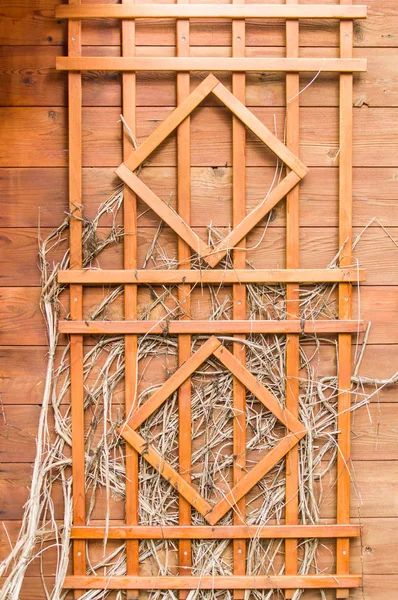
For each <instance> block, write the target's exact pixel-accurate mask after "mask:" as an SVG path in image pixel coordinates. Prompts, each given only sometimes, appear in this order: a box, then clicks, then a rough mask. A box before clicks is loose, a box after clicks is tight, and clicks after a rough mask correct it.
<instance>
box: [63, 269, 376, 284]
mask: <svg viewBox="0 0 398 600" xmlns="http://www.w3.org/2000/svg"><path fill="white" fill-rule="evenodd" d="M365 275H366V273H365V270H364V269H358V270H356V269H355V268H354V267H353V268H352V269H349V268H344V269H258V270H254V269H234V270H226V269H224V270H223V269H221V270H197V271H194V270H192V269H191V270H184V269H181V270H179V271H175V270H171V269H168V270H158V271H155V270H149V269H147V270H137V271H128V270H123V269H119V270H114V271H109V270H97V269H85V270H81V271H79V270H69V271H59V272H58V281H59V283H81V284H83V285H107V284H120V283H124V284H125V283H137V284H139V283H142V284H144V283H145V284H147V283H161V284H167V285H168V284H172V283H198V284H200V283H203V284H206V283H214V284H220V283H225V284H227V283H287V282H293V283H318V282H339V281H350V282H353V283H356V282H359V281H365V279H366V277H365Z"/></svg>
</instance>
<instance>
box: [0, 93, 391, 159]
mask: <svg viewBox="0 0 398 600" xmlns="http://www.w3.org/2000/svg"><path fill="white" fill-rule="evenodd" d="M171 110H172V109H171V108H165V107H138V108H137V139H138V141H139V142H142V141H143V140H144V139H145V138H146V137H147V136H148V135H149V134H150V133H152V131H154V130H155V129H156V127H157V125H158V123H159V122H161V121H163V120H164V119H165V118H166V117H167V115H168V114H170V112H171ZM252 110H253V113H254V114H255V115H256V116H257V117H258V118H259V119H260V120H261V121H262V122H263V123H264V124H265V125H266V126H267V127H268V128H269V129H271V130H274V123H276V126H277V134H278V137H279V138H280V139H282V138H283V127H284V110H283V108H278V107H275V108H271V107H256V108H253V109H252ZM0 119H1V121H2V123H3V127H2V130H3V131H2V135H3V136H4V139H7V141H8V144H7V145H5V144H3V145H2V146H1V148H0V167H10V166H12V167H32V166H37V167H62V166H66V165H67V160H68V155H67V136H66V109H65V108H63V107H51V106H50V107H33V108H26V107H3V108H0ZM229 123H230V113H229V111H228V109H227V108H223V107H203V108H202V107H199V108H198V109H196V111H195V112H194V113H193V115H192V136H191V140H192V141H191V143H192V152H191V159H192V166H195V167H198V166H201V167H202V166H212V167H219V166H226V165H231V157H232V154H231V129H230V126H229ZM39 131H40V135H39V133H38V132H39ZM301 131H302V133H301V138H300V156H301V159H302V161H303V162H304V164H305V165H307V166H308V167H325V166H328V167H333V166H336V164H337V163H338V149H339V144H338V109H337V107H311V108H310V107H303V109H302V110H301ZM376 131H377V135H375V132H376ZM32 148H33V149H34V152H32V151H31V149H32ZM397 156H398V123H397V119H396V118H395V109H394V108H391V107H387V108H369V107H367V106H365V105H363V106H362V107H361V109H358V110H355V111H354V166H360V167H380V166H382V167H394V166H397ZM175 158H176V143H175V136H171V137H170V138H168V139H167V140H166V141H165V142H164V143H163V144H162V145H161V146H160V148H159V149H158V150H156V151H155V152H154V153H153V154H152V155H151V156H150V157H149V158H148V161H147V162H148V164H150V165H152V166H153V165H156V166H171V165H173V164H175ZM121 161H122V154H121V123H120V109H119V108H117V107H101V108H100V107H85V108H83V166H86V167H106V166H109V167H117V166H118V165H119V164H120V163H121ZM274 164H275V159H274V157H273V155H272V154H271V152H269V151H267V150H265V149H264V145H263V144H262V142H260V141H259V140H257V139H256V138H254V136H253V134H250V133H249V134H248V138H247V165H248V166H270V165H274Z"/></svg>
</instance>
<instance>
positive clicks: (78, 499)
mask: <svg viewBox="0 0 398 600" xmlns="http://www.w3.org/2000/svg"><path fill="white" fill-rule="evenodd" d="M70 4H80V0H70ZM81 46H82V41H81V23H80V21H70V22H69V23H68V55H69V56H80V55H81ZM68 99H69V101H68V123H69V209H70V212H71V214H72V217H71V222H70V233H69V245H70V268H71V269H81V268H82V221H81V217H82V78H81V74H80V73H69V74H68ZM70 315H71V319H74V320H81V319H82V318H83V287H82V286H81V285H76V284H74V285H71V286H70ZM70 378H71V405H72V408H71V411H72V481H73V483H72V486H73V488H72V489H73V523H74V525H85V524H86V506H85V503H86V494H85V476H84V472H85V460H84V388H83V336H82V335H71V336H70ZM73 573H74V575H85V574H86V542H85V541H84V540H78V541H75V542H73ZM83 593H84V590H82V591H80V590H75V591H74V597H75V598H79V597H80V596H81V595H82V594H83Z"/></svg>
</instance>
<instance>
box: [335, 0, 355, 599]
mask: <svg viewBox="0 0 398 600" xmlns="http://www.w3.org/2000/svg"><path fill="white" fill-rule="evenodd" d="M340 4H341V5H344V6H349V5H351V0H340ZM353 35H354V26H353V23H352V21H347V22H344V23H341V24H340V56H341V57H343V58H346V57H347V58H350V57H351V56H352V53H353ZM339 105H340V108H339V111H340V115H339V143H340V148H339V150H340V154H339V247H340V249H343V250H342V253H341V255H340V265H341V266H342V265H344V264H347V263H350V264H351V263H352V257H351V246H352V163H353V114H352V106H353V77H352V75H349V74H342V75H340V98H339ZM338 303H339V305H338V306H339V318H340V319H351V317H352V286H351V285H350V284H349V283H341V284H340V285H339V294H338ZM351 342H352V339H351V335H350V334H349V333H345V334H340V335H339V337H338V354H337V360H338V364H337V369H338V389H339V392H340V393H339V396H338V404H337V410H338V419H337V428H338V430H339V434H338V449H339V450H338V453H337V522H338V523H344V524H345V523H349V522H350V484H351V477H350V460H351V457H350V452H351V413H350V410H349V407H350V404H351V361H352V354H351ZM336 570H337V572H338V573H341V574H346V573H349V572H350V540H349V539H348V538H342V539H338V540H337V543H336ZM348 597H349V591H348V589H342V590H340V591H337V592H336V598H348Z"/></svg>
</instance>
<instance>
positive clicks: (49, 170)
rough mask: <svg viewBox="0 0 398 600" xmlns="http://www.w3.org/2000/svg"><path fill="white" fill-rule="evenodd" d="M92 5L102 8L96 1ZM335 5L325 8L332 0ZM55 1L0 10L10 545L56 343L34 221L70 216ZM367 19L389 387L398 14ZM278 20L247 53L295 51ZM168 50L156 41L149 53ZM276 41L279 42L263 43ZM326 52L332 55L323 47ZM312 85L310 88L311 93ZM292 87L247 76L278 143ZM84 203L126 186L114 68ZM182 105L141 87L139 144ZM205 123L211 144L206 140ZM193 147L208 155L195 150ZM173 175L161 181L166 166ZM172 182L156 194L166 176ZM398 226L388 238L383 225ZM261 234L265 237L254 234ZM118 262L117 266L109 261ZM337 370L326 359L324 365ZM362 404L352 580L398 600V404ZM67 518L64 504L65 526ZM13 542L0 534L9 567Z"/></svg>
mask: <svg viewBox="0 0 398 600" xmlns="http://www.w3.org/2000/svg"><path fill="white" fill-rule="evenodd" d="M91 1H92V0H91ZM324 1H325V3H327V0H324ZM55 4H56V0H0V7H1V10H0V13H1V16H2V22H1V24H0V39H1V40H2V44H3V46H1V47H0V131H1V144H0V181H1V196H0V200H1V210H0V243H1V280H0V286H1V287H0V298H1V306H0V330H1V331H0V344H1V345H0V376H1V387H0V392H1V404H2V409H4V413H3V416H1V415H0V428H1V443H0V460H1V466H0V497H1V501H0V515H1V519H2V520H3V521H4V524H5V526H6V528H7V531H8V534H9V535H10V538H11V540H14V539H15V537H16V535H17V531H18V527H19V523H20V520H21V517H22V511H23V504H24V502H25V500H26V498H27V494H28V491H27V488H28V486H29V481H30V476H31V466H32V462H33V460H34V456H35V437H34V436H35V430H36V424H37V422H38V417H39V411H40V402H41V394H42V390H43V381H44V374H45V366H46V336H45V330H44V326H43V321H42V318H41V314H40V311H39V306H38V299H39V273H38V270H37V266H36V265H37V257H36V254H37V238H38V223H39V222H40V228H41V230H42V232H43V233H44V232H46V231H47V230H50V229H51V228H52V227H54V226H57V225H58V224H59V223H60V220H61V219H62V218H63V215H64V211H65V210H66V209H67V164H68V149H67V127H66V118H67V116H66V104H67V98H66V77H65V75H64V74H62V73H56V72H55V70H54V61H55V56H57V55H60V54H63V53H64V52H65V33H66V26H65V24H64V23H62V22H59V21H57V20H55V18H54V5H55ZM368 6H369V18H368V19H367V21H366V22H361V23H360V24H358V25H357V26H356V27H355V42H356V50H355V56H358V57H367V58H368V65H369V69H368V72H367V73H365V74H362V75H361V76H357V77H356V83H355V110H354V127H355V132H354V145H355V152H354V165H355V170H354V226H355V232H359V231H361V228H362V227H364V226H365V225H366V224H367V223H368V222H369V221H370V219H371V218H372V217H376V218H377V219H378V223H376V222H374V223H373V224H372V226H371V227H369V229H368V230H367V232H366V233H365V234H364V235H363V237H362V240H361V242H360V244H359V246H358V249H357V256H358V258H359V259H360V261H361V264H362V266H364V267H365V268H367V270H368V280H367V283H366V285H364V286H363V287H362V289H361V310H362V316H363V318H365V319H366V320H370V321H372V324H373V325H372V332H371V335H370V340H369V341H370V344H369V347H368V350H367V352H366V356H365V359H364V363H363V367H362V370H361V371H362V374H364V375H369V376H377V377H388V376H390V375H391V374H392V373H393V372H394V371H395V370H397V365H398V360H397V359H398V260H397V258H398V248H397V242H395V243H394V241H393V240H394V239H395V240H398V59H397V47H398V6H397V3H396V0H369V1H368ZM83 35H84V37H83V43H84V44H85V48H84V52H85V54H90V55H98V54H106V55H118V54H119V41H120V32H119V27H118V24H117V23H114V22H102V23H98V22H97V23H95V26H94V25H85V26H84V30H83ZM337 41H338V36H337V28H336V27H335V25H334V24H332V23H330V22H329V23H327V24H326V25H325V24H322V26H320V25H319V24H318V25H316V24H314V23H312V24H311V23H310V24H306V25H303V26H302V28H301V44H302V50H301V52H302V56H308V55H311V54H312V55H313V54H314V53H316V54H317V55H321V56H323V55H326V56H335V55H336V53H337V48H336V45H337ZM137 43H138V46H139V48H138V51H139V53H140V54H141V55H145V54H161V53H163V54H167V55H173V54H174V44H175V39H174V26H173V24H172V23H169V22H163V23H162V24H161V25H160V26H159V25H158V26H153V25H151V26H150V25H149V24H147V23H142V24H140V25H139V27H138V35H137ZM230 43H231V28H230V25H229V24H228V23H221V24H219V25H218V26H216V25H215V24H214V23H206V24H204V23H203V22H202V23H201V24H195V25H193V26H192V44H193V46H194V48H193V52H194V53H196V54H198V55H199V54H200V53H201V52H205V48H206V47H207V46H210V45H216V46H217V48H216V51H217V52H218V53H219V54H220V55H225V54H227V52H228V49H227V48H226V47H227V46H229V45H230ZM283 44H284V35H283V27H282V26H279V25H278V26H277V27H275V26H273V27H270V26H268V25H263V26H259V25H258V24H255V23H252V24H249V25H248V46H249V50H248V52H249V53H250V55H253V56H255V55H260V54H261V53H264V52H267V53H268V54H269V55H271V56H278V55H283V51H284V49H283ZM153 45H156V46H157V48H156V47H152V46H153ZM264 46H267V48H264ZM316 46H322V48H319V47H316ZM307 81H308V79H305V78H303V81H302V85H303V86H304V85H305V83H306V82H307ZM283 95H284V85H283V80H282V79H281V80H279V79H278V78H277V77H270V76H264V77H263V76H259V75H251V76H249V77H248V91H247V103H248V104H249V105H250V106H251V107H252V109H253V111H254V112H255V113H256V114H257V115H259V116H260V117H261V118H262V119H264V121H265V122H266V123H267V124H268V125H270V126H272V124H273V121H274V115H276V119H277V127H278V130H279V134H280V135H282V130H283ZM83 102H84V108H83V115H84V120H83V127H84V133H83V142H84V148H83V162H84V194H85V196H84V202H85V206H86V210H87V214H89V215H90V213H91V214H92V213H93V210H94V206H96V205H98V203H99V201H101V200H102V199H104V198H105V197H106V195H107V193H108V192H109V191H110V190H111V189H112V188H113V186H114V185H115V183H116V179H115V177H114V175H113V167H115V166H116V165H118V163H119V162H120V161H121V144H120V139H121V129H120V124H118V120H119V114H120V81H119V78H118V77H117V76H116V75H114V74H113V73H108V74H106V75H100V74H98V73H91V74H85V75H84V93H83ZM337 102H338V88H337V83H336V79H335V78H334V77H332V76H320V77H319V81H318V82H317V83H316V85H313V86H312V87H310V88H309V89H308V90H307V91H306V92H305V93H303V94H302V97H301V104H302V107H303V108H302V111H301V158H302V160H303V161H304V162H305V163H306V164H307V165H308V166H310V167H311V173H310V174H309V175H308V177H307V178H306V181H305V183H304V184H303V187H302V199H301V204H302V230H301V231H302V256H301V259H302V266H304V267H305V266H322V267H323V266H326V264H327V263H328V262H329V260H330V259H331V258H332V257H333V256H334V254H335V252H336V248H337V231H336V224H337V164H338V156H337V154H338V139H337V132H338V129H337V118H338V113H337ZM174 105H175V86H174V79H173V77H172V76H168V75H162V76H161V77H160V78H158V79H156V78H155V77H151V76H150V75H149V74H147V75H140V76H139V78H138V106H139V108H138V135H139V137H140V138H142V137H144V136H146V135H147V134H148V132H149V131H151V130H152V129H153V128H154V127H155V126H156V123H157V121H158V120H159V119H163V118H164V116H165V115H166V114H167V113H168V112H169V110H170V107H172V106H174ZM226 123H227V121H226V120H225V114H224V112H223V110H222V109H220V108H217V107H214V106H211V104H208V105H207V106H206V107H205V108H202V109H200V110H199V115H198V116H197V117H194V119H193V134H192V137H193V140H192V144H193V148H194V151H193V155H192V160H193V165H194V167H195V168H194V172H193V173H194V181H193V204H194V206H196V208H195V209H194V213H193V222H194V225H195V226H196V227H201V226H202V227H203V226H205V225H206V224H207V221H208V212H209V210H208V209H209V207H210V206H211V208H212V210H213V211H216V212H215V217H214V219H213V220H214V222H215V223H216V224H218V225H223V224H224V225H225V224H227V223H228V220H229V212H228V209H227V208H225V207H226V206H227V199H228V196H229V194H230V188H231V171H230V168H229V167H228V165H230V152H231V150H230V144H229V134H228V127H226ZM203 128H205V129H206V134H207V136H208V139H212V140H213V143H212V144H209V145H208V146H206V145H203V144H196V145H195V140H196V141H198V140H199V139H200V138H201V137H202V135H203ZM195 148H196V149H195ZM174 155H175V146H174V142H173V141H171V142H169V143H167V144H166V145H165V146H164V148H163V150H162V151H161V152H159V153H158V154H157V155H156V159H155V161H154V163H153V165H154V166H153V169H149V170H148V171H147V174H146V177H147V178H148V180H150V181H151V185H152V186H153V187H154V189H155V190H156V191H157V192H158V193H159V194H160V195H163V197H168V195H169V191H170V190H172V189H173V186H175V170H174V168H173V159H174ZM248 164H249V168H248V184H249V190H248V200H249V202H250V203H252V204H254V203H256V202H258V200H259V199H260V197H261V193H262V191H263V189H264V185H265V183H264V182H266V180H267V178H268V177H269V172H270V169H268V170H267V169H266V168H265V169H264V168H263V165H264V163H263V162H262V159H261V158H260V156H259V153H258V148H257V146H256V144H255V142H254V141H253V140H251V141H250V143H249V154H248ZM160 170H161V171H160ZM160 172H161V174H162V178H163V179H162V181H166V185H164V184H163V185H162V187H161V186H160V184H159V178H158V177H157V176H158V175H159V173H160ZM379 224H380V225H382V226H383V227H385V228H387V229H388V232H389V234H390V236H391V238H393V239H391V238H389V237H388V235H386V233H385V232H384V231H383V230H382V229H381V227H380V225H379ZM155 225H156V221H154V220H153V219H152V217H151V215H148V217H146V218H145V219H144V220H143V221H142V225H141V226H142V227H143V233H142V236H141V237H140V246H141V247H142V248H143V247H144V246H145V239H147V238H148V235H149V234H150V233H151V230H152V231H153V227H154V226H155ZM283 228H284V216H283V207H282V206H280V207H278V209H277V211H276V214H275V219H274V220H273V221H272V223H271V224H270V229H269V232H268V234H267V239H266V240H265V243H264V245H263V249H262V251H261V252H260V251H259V253H258V254H257V255H256V257H255V260H256V262H257V264H258V265H260V264H263V265H264V266H266V265H268V266H270V265H271V266H276V265H278V264H281V261H282V260H283V245H284V244H283ZM255 235H256V234H255ZM112 260H114V261H116V262H114V263H113V264H116V263H118V261H119V262H120V256H118V254H117V253H116V252H115V253H114V254H113V255H112ZM325 360H327V357H325ZM369 412H370V415H371V421H370V419H369V414H368V412H367V411H366V410H362V411H361V412H360V413H357V414H356V416H355V419H354V427H353V459H354V472H355V478H356V485H355V488H354V487H353V492H352V517H353V519H358V518H359V517H360V518H361V520H362V522H363V524H364V538H363V541H362V551H361V548H360V544H359V543H357V544H354V547H353V557H352V570H353V572H361V570H362V568H363V570H364V573H365V592H364V596H362V592H361V591H358V592H356V593H354V594H353V597H354V598H357V599H359V598H363V597H365V598H366V600H381V599H382V598H383V600H393V599H394V600H395V598H396V597H397V595H398V563H397V552H398V542H397V540H398V445H397V444H396V436H397V433H398V404H397V396H396V389H393V388H390V389H385V390H383V391H382V392H380V393H379V394H378V395H375V396H374V397H373V399H372V403H371V405H370V411H369ZM61 512H62V509H61V507H58V513H57V516H58V517H60V516H61ZM8 548H9V542H8V541H7V536H6V535H5V530H4V528H3V527H0V558H2V557H4V556H5V555H6V554H7V552H8ZM54 557H55V555H54V553H51V552H49V553H47V554H46V555H45V557H44V562H45V571H46V573H51V572H52V570H53V567H54ZM39 575H40V566H39V565H38V564H34V565H32V566H31V567H30V568H29V570H28V579H27V582H26V585H25V588H24V593H23V595H22V596H21V599H28V598H29V600H34V599H39V598H40V600H41V599H42V598H44V595H43V593H42V592H40V582H39Z"/></svg>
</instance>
